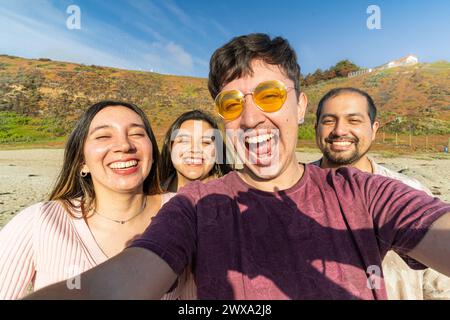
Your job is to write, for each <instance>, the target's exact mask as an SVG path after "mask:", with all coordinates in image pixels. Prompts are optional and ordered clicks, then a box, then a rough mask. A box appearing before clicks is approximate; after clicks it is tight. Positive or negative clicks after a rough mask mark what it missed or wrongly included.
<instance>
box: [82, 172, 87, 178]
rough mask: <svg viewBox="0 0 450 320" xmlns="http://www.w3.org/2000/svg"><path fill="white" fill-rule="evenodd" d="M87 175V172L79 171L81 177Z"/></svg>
mask: <svg viewBox="0 0 450 320" xmlns="http://www.w3.org/2000/svg"><path fill="white" fill-rule="evenodd" d="M87 175H88V173H87V172H86V171H81V172H80V176H82V177H83V178H85V177H86V176H87Z"/></svg>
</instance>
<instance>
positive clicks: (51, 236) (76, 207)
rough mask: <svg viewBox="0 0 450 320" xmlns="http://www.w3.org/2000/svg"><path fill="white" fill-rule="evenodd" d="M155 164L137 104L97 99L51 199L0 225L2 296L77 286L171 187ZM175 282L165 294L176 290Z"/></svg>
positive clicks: (142, 224)
mask: <svg viewBox="0 0 450 320" xmlns="http://www.w3.org/2000/svg"><path fill="white" fill-rule="evenodd" d="M159 165H160V164H159V151H158V146H157V143H156V139H155V136H154V134H153V131H152V129H151V126H150V123H149V121H148V119H147V117H146V115H145V113H144V112H143V111H142V110H141V109H140V108H139V107H137V106H136V105H133V104H129V103H125V102H116V101H102V102H99V103H97V104H94V105H93V106H91V107H90V108H89V109H87V111H86V112H85V113H84V114H83V115H82V117H81V118H80V120H79V121H78V123H77V124H76V126H75V128H74V130H73V131H72V133H71V135H70V137H69V139H68V142H67V144H66V148H65V153H64V162H63V167H62V170H61V172H60V174H59V177H58V179H57V181H56V184H55V187H54V189H53V191H52V192H51V194H50V197H49V201H45V202H41V203H38V204H35V205H32V206H30V207H28V208H26V209H25V210H23V211H21V212H20V213H19V214H17V216H15V217H14V218H13V219H12V220H11V222H10V223H8V224H7V225H6V226H5V227H4V228H3V229H2V230H1V232H0V299H16V298H20V297H22V296H23V295H24V294H26V293H27V290H28V288H29V286H30V285H33V286H34V289H39V288H42V287H44V286H47V285H50V284H52V283H55V282H58V281H61V280H65V279H70V278H72V280H70V281H69V280H68V286H71V287H73V288H74V289H75V288H77V286H78V285H81V283H80V282H79V280H80V279H77V278H76V276H77V275H78V274H80V273H82V272H84V271H86V270H88V269H91V268H93V267H94V266H96V265H98V264H101V263H103V262H104V261H106V260H107V259H108V258H111V257H113V256H115V255H116V254H118V253H119V252H121V251H122V250H123V249H124V248H126V247H127V245H129V243H130V242H131V240H132V239H134V238H135V237H137V236H139V235H140V234H141V233H143V232H144V230H145V229H146V227H147V226H148V225H149V223H150V220H151V219H152V217H153V216H154V215H155V214H156V213H157V212H158V210H159V209H160V207H161V206H162V204H164V203H165V202H167V201H168V200H169V198H170V197H171V196H172V195H173V194H169V193H165V194H164V193H162V191H161V188H160V185H159ZM73 277H75V278H73ZM179 283H180V284H181V283H182V284H183V285H184V283H183V282H182V281H179ZM181 287H182V285H180V286H178V287H177V288H175V289H174V290H173V291H171V293H170V294H168V295H166V296H165V298H167V299H172V298H178V297H179V296H180V292H181Z"/></svg>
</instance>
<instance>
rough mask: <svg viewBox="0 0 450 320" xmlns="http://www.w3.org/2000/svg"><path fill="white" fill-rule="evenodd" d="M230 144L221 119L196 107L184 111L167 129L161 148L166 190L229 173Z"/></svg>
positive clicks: (163, 182) (162, 181) (174, 190)
mask: <svg viewBox="0 0 450 320" xmlns="http://www.w3.org/2000/svg"><path fill="white" fill-rule="evenodd" d="M226 156H227V152H226V146H225V143H224V142H223V137H222V134H221V132H220V130H219V126H218V123H217V121H216V120H215V119H214V118H213V117H212V116H211V115H209V114H208V113H206V112H204V111H200V110H192V111H188V112H185V113H183V114H182V115H180V116H179V117H178V118H177V119H176V120H175V121H174V122H173V123H172V125H171V126H170V127H169V129H168V130H167V132H166V136H165V139H164V144H163V147H162V151H161V159H162V160H161V164H162V165H161V178H160V180H161V183H162V188H163V190H167V191H170V192H177V191H178V190H179V189H180V188H181V187H183V186H185V185H186V184H187V183H189V182H191V181H195V180H200V181H203V182H206V181H208V180H210V179H214V178H219V177H221V176H223V175H225V174H226V173H228V172H229V171H230V170H231V168H230V166H229V165H228V164H227V160H226Z"/></svg>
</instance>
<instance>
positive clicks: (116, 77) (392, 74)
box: [0, 55, 450, 145]
mask: <svg viewBox="0 0 450 320" xmlns="http://www.w3.org/2000/svg"><path fill="white" fill-rule="evenodd" d="M449 84H450V63H448V62H436V63H432V64H419V65H416V66H411V67H400V68H394V69H389V70H384V71H377V72H374V73H370V74H366V75H362V76H359V77H355V78H336V79H332V80H328V81H325V82H319V83H317V84H314V85H311V86H308V87H305V88H304V90H305V91H306V93H307V95H308V97H309V108H308V116H307V119H306V125H304V126H302V127H301V128H300V130H299V137H302V138H311V136H312V134H313V122H314V119H315V116H314V112H315V109H316V105H317V103H318V101H319V99H320V97H321V96H322V95H323V94H324V93H325V92H326V91H328V90H329V89H331V88H333V87H337V86H355V87H358V88H361V89H363V90H367V91H368V92H369V93H370V94H371V95H372V96H373V97H374V99H375V102H376V104H377V106H378V108H379V110H380V119H381V120H382V124H383V125H384V130H385V131H386V132H403V133H405V132H410V131H412V132H413V133H414V134H416V135H421V134H422V135H423V134H434V135H448V134H450V89H449V88H450V86H449ZM103 99H114V100H124V101H129V102H133V103H136V104H138V105H139V106H141V107H142V108H143V109H144V110H145V111H146V112H147V114H148V116H149V118H150V120H151V122H152V124H153V127H154V130H155V133H156V135H157V137H158V140H161V138H162V135H163V134H164V132H165V130H166V129H167V127H168V126H169V125H170V123H171V122H172V121H173V120H174V119H175V118H176V117H177V116H178V115H179V114H181V113H183V112H185V111H187V110H192V109H194V108H197V109H202V110H207V111H210V112H213V111H214V107H213V103H212V100H211V97H210V96H209V93H208V90H207V83H206V79H202V78H192V77H179V76H167V75H160V74H156V73H150V72H138V71H128V70H121V69H115V68H106V67H98V66H85V65H79V64H73V63H65V62H57V61H51V60H49V59H38V60H31V59H23V58H17V57H11V56H6V55H0V116H1V118H0V144H8V145H14V144H16V145H17V144H21V143H33V144H36V143H43V144H45V143H52V142H55V141H56V142H58V141H60V142H61V143H62V142H63V141H64V139H65V137H66V136H67V134H68V132H69V131H70V129H71V128H72V126H73V123H74V121H75V120H76V119H77V118H78V117H79V115H80V114H81V113H82V112H83V110H85V109H86V108H87V107H88V106H89V105H91V104H93V103H95V102H97V101H99V100H103Z"/></svg>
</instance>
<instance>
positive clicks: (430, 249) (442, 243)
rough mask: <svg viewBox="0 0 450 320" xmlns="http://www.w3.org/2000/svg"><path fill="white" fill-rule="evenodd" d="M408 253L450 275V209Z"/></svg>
mask: <svg viewBox="0 0 450 320" xmlns="http://www.w3.org/2000/svg"><path fill="white" fill-rule="evenodd" d="M408 255H409V256H410V257H412V258H414V259H415V260H417V261H419V262H421V263H423V264H424V265H426V266H428V267H430V268H433V269H435V270H436V271H438V272H440V273H443V274H444V275H446V276H450V211H449V212H448V213H446V214H444V215H443V216H441V217H440V218H439V219H437V220H436V221H435V222H434V223H433V224H432V225H431V227H430V228H429V230H428V232H427V233H426V235H425V236H424V237H423V239H422V240H421V241H420V242H419V244H418V245H417V246H416V247H414V248H413V249H412V250H411V251H410V252H409V253H408Z"/></svg>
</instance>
